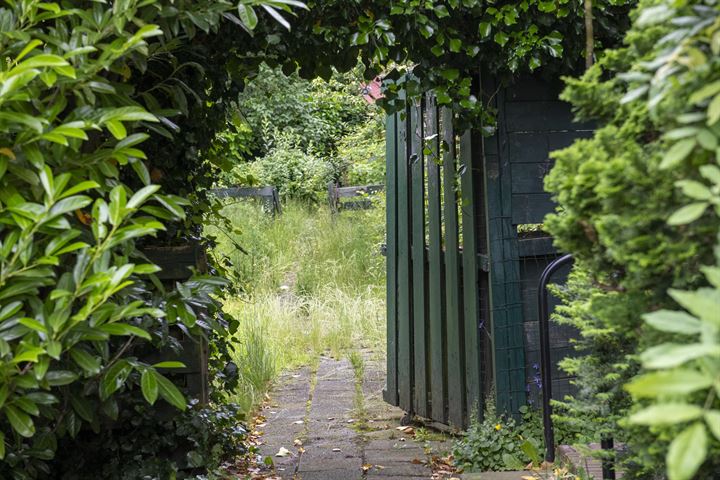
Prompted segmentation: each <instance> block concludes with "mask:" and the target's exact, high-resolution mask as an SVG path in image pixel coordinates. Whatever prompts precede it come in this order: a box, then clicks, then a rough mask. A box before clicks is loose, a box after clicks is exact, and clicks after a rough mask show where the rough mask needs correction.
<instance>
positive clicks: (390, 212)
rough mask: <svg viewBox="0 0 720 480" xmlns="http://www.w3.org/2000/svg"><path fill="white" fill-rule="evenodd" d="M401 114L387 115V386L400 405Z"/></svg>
mask: <svg viewBox="0 0 720 480" xmlns="http://www.w3.org/2000/svg"><path fill="white" fill-rule="evenodd" d="M397 117H398V115H397V114H393V115H388V117H387V124H386V140H385V159H386V162H385V163H386V165H387V170H386V177H385V183H386V192H387V196H386V198H387V200H386V219H387V248H386V260H387V294H386V295H387V353H386V355H387V383H386V385H385V392H384V397H385V401H386V402H388V403H389V404H391V405H397V404H398V385H397V378H398V376H397V356H398V351H397V334H398V332H397V328H398V323H397V322H398V315H397V314H398V312H397V303H396V300H397V294H398V292H397V288H398V282H397V167H398V156H397V153H398V152H397V120H398V118H397Z"/></svg>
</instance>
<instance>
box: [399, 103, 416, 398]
mask: <svg viewBox="0 0 720 480" xmlns="http://www.w3.org/2000/svg"><path fill="white" fill-rule="evenodd" d="M409 121H410V117H409V111H408V108H407V107H406V108H405V109H404V111H403V112H401V113H400V114H399V117H398V137H397V160H398V162H397V165H398V169H397V196H398V200H397V212H398V215H397V222H398V235H397V256H398V265H397V272H398V297H397V302H398V304H397V312H398V330H397V332H398V338H397V347H398V360H397V375H398V405H399V406H400V408H402V409H403V410H405V411H408V412H410V411H412V410H413V408H412V388H413V385H412V342H411V340H412V336H411V335H412V323H411V321H412V303H411V302H412V298H411V292H412V277H411V268H410V266H411V258H410V253H411V252H410V233H411V217H410V171H409V157H410V155H409V153H410V149H409V144H410V142H409V138H408V136H409V135H410V132H412V130H409V129H408V122H409Z"/></svg>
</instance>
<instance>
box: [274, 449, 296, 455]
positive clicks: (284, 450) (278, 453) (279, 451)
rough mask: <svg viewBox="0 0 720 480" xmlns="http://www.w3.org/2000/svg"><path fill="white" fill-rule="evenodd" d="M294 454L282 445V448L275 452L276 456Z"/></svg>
mask: <svg viewBox="0 0 720 480" xmlns="http://www.w3.org/2000/svg"><path fill="white" fill-rule="evenodd" d="M290 455H292V452H291V451H290V450H288V449H287V448H285V447H280V450H278V452H277V453H276V454H275V456H276V457H288V456H290Z"/></svg>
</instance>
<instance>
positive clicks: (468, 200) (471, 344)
mask: <svg viewBox="0 0 720 480" xmlns="http://www.w3.org/2000/svg"><path fill="white" fill-rule="evenodd" d="M474 135H475V134H474V133H473V132H472V131H471V130H467V131H465V132H464V133H463V135H462V137H461V138H460V163H461V165H463V167H464V168H463V170H462V175H461V177H460V182H461V188H462V226H463V323H464V335H463V336H464V341H465V382H466V385H467V387H466V388H467V392H466V402H467V403H466V407H467V412H468V414H471V413H476V414H478V415H482V411H480V399H481V392H480V355H479V354H480V336H479V334H478V333H479V330H478V321H479V312H480V309H479V307H480V302H479V295H480V289H479V284H478V242H477V233H478V228H477V209H478V205H477V202H476V188H477V187H476V185H475V179H476V176H477V172H478V170H479V168H478V167H479V166H480V165H482V156H481V154H482V151H481V149H480V148H474V147H475V141H474V140H475V137H474ZM475 156H479V159H478V160H479V161H478V160H476V158H475ZM480 168H481V167H480Z"/></svg>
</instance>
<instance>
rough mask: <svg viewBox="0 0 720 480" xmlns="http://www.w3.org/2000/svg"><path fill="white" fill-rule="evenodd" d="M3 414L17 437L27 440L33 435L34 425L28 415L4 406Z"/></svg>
mask: <svg viewBox="0 0 720 480" xmlns="http://www.w3.org/2000/svg"><path fill="white" fill-rule="evenodd" d="M3 412H5V416H6V417H7V419H8V421H9V422H10V426H11V427H12V428H13V430H15V431H16V432H17V433H18V435H20V436H23V437H26V438H29V437H32V436H33V435H34V434H35V424H34V423H33V421H32V418H30V416H29V415H28V414H26V413H25V412H23V411H21V410H19V409H17V408H15V407H13V406H12V405H6V406H5V408H4V409H3Z"/></svg>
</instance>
